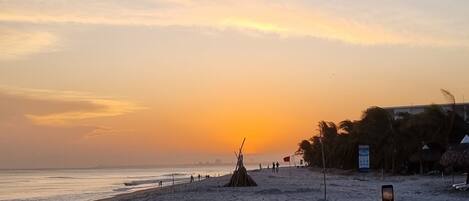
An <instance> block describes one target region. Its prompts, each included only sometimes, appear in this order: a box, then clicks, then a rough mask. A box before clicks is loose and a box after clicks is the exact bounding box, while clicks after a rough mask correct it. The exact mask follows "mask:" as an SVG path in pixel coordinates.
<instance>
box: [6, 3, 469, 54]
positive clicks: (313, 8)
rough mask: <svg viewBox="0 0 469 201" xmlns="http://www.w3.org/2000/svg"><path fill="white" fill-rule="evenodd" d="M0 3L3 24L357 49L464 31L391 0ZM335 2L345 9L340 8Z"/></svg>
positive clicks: (461, 39) (458, 41) (446, 40)
mask: <svg viewBox="0 0 469 201" xmlns="http://www.w3.org/2000/svg"><path fill="white" fill-rule="evenodd" d="M3 2H4V3H3V5H2V6H1V8H0V21H4V22H16V23H79V24H99V25H118V26H187V27H206V28H212V29H234V30H243V31H255V32H261V33H274V34H278V35H280V36H284V37H314V38H320V39H326V40H335V41H342V42H345V43H351V44H361V45H382V44H391V45H428V46H469V41H468V39H467V35H465V34H461V30H460V29H461V27H464V25H465V24H464V22H461V18H463V17H464V16H462V17H461V16H458V15H455V16H452V15H451V14H448V15H444V16H439V15H438V16H437V15H436V12H435V13H424V12H421V10H419V9H418V8H420V7H418V6H417V7H415V6H414V7H412V6H410V5H401V4H402V2H401V3H399V2H397V3H396V2H394V1H386V2H383V4H384V5H381V4H379V5H377V4H375V3H373V2H372V1H366V0H363V1H359V2H353V3H347V2H346V1H343V2H341V1H339V2H335V3H336V4H335V5H331V4H330V3H329V4H328V3H324V2H320V1H312V2H309V3H307V2H306V1H299V0H297V1H265V0H256V1H231V0H226V1H216V2H213V1H197V2H196V1H190V0H160V1H156V0H155V1H153V0H134V1H127V0H108V1H91V0H68V1H67V0H49V1H38V0H15V1H11V0H10V1H9V0H6V1H5V0H4V1H3ZM342 4H343V5H346V6H343V7H341V6H340V5H342ZM461 6H464V5H461ZM466 6H467V5H466ZM344 7H347V8H344ZM421 7H422V8H425V7H424V6H421ZM374 10H380V11H381V12H382V13H383V14H377V13H378V12H374ZM449 12H451V11H449ZM364 13H365V14H364ZM461 23H462V24H461ZM463 29H466V28H463ZM466 31H467V30H466Z"/></svg>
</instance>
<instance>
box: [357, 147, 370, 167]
mask: <svg viewBox="0 0 469 201" xmlns="http://www.w3.org/2000/svg"><path fill="white" fill-rule="evenodd" d="M369 170H370V146H369V145H358V171H360V172H368V171H369Z"/></svg>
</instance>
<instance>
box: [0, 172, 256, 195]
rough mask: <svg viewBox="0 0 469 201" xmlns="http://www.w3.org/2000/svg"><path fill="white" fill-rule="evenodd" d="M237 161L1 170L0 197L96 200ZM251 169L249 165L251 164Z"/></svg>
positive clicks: (168, 182)
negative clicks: (147, 165)
mask: <svg viewBox="0 0 469 201" xmlns="http://www.w3.org/2000/svg"><path fill="white" fill-rule="evenodd" d="M233 169H234V166H233V165H220V166H192V167H173V168H170V167H164V168H108V169H63V170H57V169H53V170H0V200H38V201H50V200H78V201H84V200H96V199H100V198H107V197H111V196H114V195H117V194H122V193H129V192H134V191H137V190H143V189H148V188H155V187H158V186H159V185H158V182H159V181H162V182H163V186H168V185H172V184H173V178H174V184H180V183H187V182H189V180H190V176H191V175H194V178H195V181H197V180H198V178H197V175H199V174H200V175H201V179H204V178H205V175H210V177H217V176H222V175H226V174H230V173H231V172H232V171H233ZM248 169H249V167H248Z"/></svg>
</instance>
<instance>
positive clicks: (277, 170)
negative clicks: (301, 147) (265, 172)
mask: <svg viewBox="0 0 469 201" xmlns="http://www.w3.org/2000/svg"><path fill="white" fill-rule="evenodd" d="M276 165H277V173H278V167H279V166H280V164H278V161H277V164H276Z"/></svg>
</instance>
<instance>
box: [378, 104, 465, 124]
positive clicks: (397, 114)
mask: <svg viewBox="0 0 469 201" xmlns="http://www.w3.org/2000/svg"><path fill="white" fill-rule="evenodd" d="M431 105H437V106H439V107H440V108H441V109H443V110H444V111H451V110H452V109H453V105H452V104H429V105H410V106H396V107H383V109H385V110H387V111H389V113H390V114H391V115H393V118H394V119H398V118H401V114H405V113H408V114H418V113H422V112H423V111H425V108H427V107H429V106H431ZM468 109H469V103H456V113H457V114H458V115H459V116H461V117H462V118H463V119H464V121H468V120H469V111H468Z"/></svg>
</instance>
